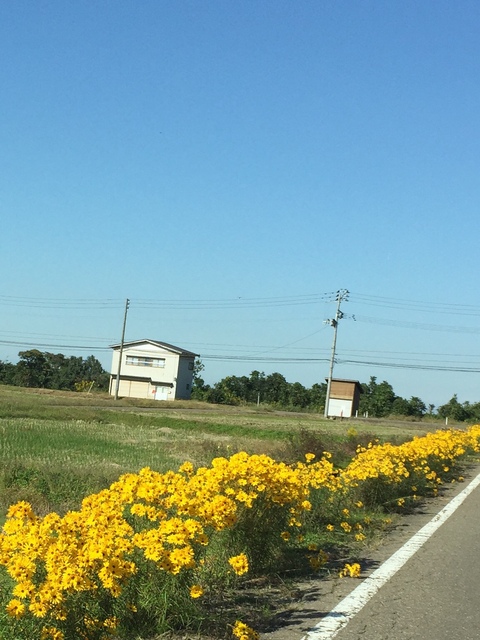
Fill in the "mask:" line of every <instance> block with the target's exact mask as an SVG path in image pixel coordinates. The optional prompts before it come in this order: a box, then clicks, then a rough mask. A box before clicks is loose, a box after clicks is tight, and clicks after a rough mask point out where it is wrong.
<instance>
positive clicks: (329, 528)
mask: <svg viewBox="0 0 480 640" xmlns="http://www.w3.org/2000/svg"><path fill="white" fill-rule="evenodd" d="M325 529H326V530H327V531H335V527H334V526H333V524H327V526H326V527H325Z"/></svg>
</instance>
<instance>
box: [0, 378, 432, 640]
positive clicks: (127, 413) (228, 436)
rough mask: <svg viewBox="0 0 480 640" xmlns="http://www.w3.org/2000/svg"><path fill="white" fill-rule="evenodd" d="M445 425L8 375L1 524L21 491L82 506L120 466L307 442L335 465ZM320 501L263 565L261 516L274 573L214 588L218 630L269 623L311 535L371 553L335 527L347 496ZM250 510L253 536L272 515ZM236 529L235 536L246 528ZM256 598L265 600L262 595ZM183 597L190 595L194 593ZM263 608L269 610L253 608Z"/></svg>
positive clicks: (275, 451) (343, 554) (334, 550)
mask: <svg viewBox="0 0 480 640" xmlns="http://www.w3.org/2000/svg"><path fill="white" fill-rule="evenodd" d="M439 426H442V425H440V424H439V423H434V422H425V423H413V422H406V421H404V422H402V421H395V422H393V421H375V420H369V421H365V420H344V421H340V420H325V419H324V417H323V416H320V415H315V414H311V413H287V412H278V411H273V410H272V409H271V408H268V407H259V408H258V407H225V406H218V405H217V406H213V405H206V404H204V403H195V402H191V403H188V402H163V403H158V402H154V401H149V400H144V401H143V400H126V399H123V400H120V401H117V402H116V401H115V400H114V399H113V398H112V397H110V396H108V395H107V394H79V393H71V392H53V391H46V390H38V389H19V388H17V387H5V386H1V385H0V524H2V522H3V520H4V518H5V514H6V512H7V509H8V507H9V505H10V504H13V503H15V502H17V501H19V500H27V501H28V502H30V503H31V504H32V507H33V509H34V511H35V512H36V513H37V514H38V515H45V514H46V513H48V512H50V511H57V512H58V513H60V514H64V513H65V512H66V511H68V510H72V509H77V508H78V507H79V506H80V503H81V501H82V499H83V498H84V497H85V496H87V495H89V494H91V493H96V492H98V491H99V490H100V489H102V488H104V487H107V486H109V485H110V484H111V483H112V482H113V481H115V480H116V479H117V478H118V477H119V476H120V475H121V474H123V473H125V472H137V471H139V470H140V469H141V468H142V467H145V466H149V467H151V468H152V469H155V470H157V471H161V472H162V471H167V470H169V469H177V468H178V466H179V465H180V464H181V463H183V462H184V461H186V460H189V461H191V462H193V463H194V465H196V466H199V465H208V464H209V463H210V462H211V460H212V458H214V457H215V456H230V455H232V454H233V453H236V452H238V451H241V450H244V451H247V452H248V453H250V454H252V453H265V454H268V455H270V456H272V457H274V458H275V459H277V460H283V461H285V462H295V461H298V460H301V459H302V458H303V456H304V454H305V453H307V452H311V453H315V454H316V455H317V457H321V455H322V453H323V451H326V450H327V451H330V452H331V453H332V455H333V460H334V462H335V464H336V465H338V466H344V465H346V464H348V462H349V460H350V459H351V458H352V457H353V456H354V455H355V451H356V448H357V446H358V444H362V445H366V444H367V443H368V442H370V441H372V440H374V439H376V438H378V439H379V440H380V441H385V440H388V441H390V442H394V443H400V442H402V441H404V440H406V439H410V438H412V437H413V436H415V435H423V434H425V433H426V432H427V431H435V430H437V429H438V428H439ZM317 502H318V504H314V505H313V509H312V512H311V522H308V523H307V524H308V525H309V526H308V527H307V529H308V531H307V539H306V540H305V543H302V544H299V545H298V547H295V546H292V547H291V548H288V547H287V551H286V552H284V557H282V556H281V555H280V556H278V557H277V556H275V554H272V555H271V559H272V562H273V563H274V565H273V567H267V568H265V567H263V566H262V562H261V560H262V559H268V558H269V557H270V554H269V553H267V552H266V550H265V548H264V546H262V545H265V544H267V543H268V541H269V539H268V535H267V534H268V532H269V529H271V530H272V531H273V530H276V529H275V527H274V526H273V525H271V526H270V524H269V522H264V525H265V526H266V530H265V533H264V534H263V533H262V534H261V535H260V534H259V535H258V536H257V542H258V544H259V546H258V549H257V550H256V554H257V556H258V562H257V564H258V566H259V567H260V568H261V569H262V571H263V570H265V574H266V575H268V576H269V577H268V589H263V588H259V589H257V588H256V587H255V586H254V585H256V584H257V583H256V582H255V581H256V580H261V579H263V578H264V576H258V575H254V576H253V578H252V581H251V587H252V588H251V593H250V591H249V589H250V587H249V586H248V585H249V584H250V583H248V582H246V583H245V586H244V587H242V590H239V589H234V588H233V587H231V586H229V585H226V586H225V589H227V587H228V589H227V590H225V589H223V588H222V589H220V590H219V594H220V595H218V594H217V596H218V597H217V596H216V595H212V601H211V607H212V610H211V615H210V614H209V619H210V623H209V624H210V626H211V627H212V629H216V632H218V636H221V635H222V634H223V632H224V631H222V629H223V628H224V627H225V620H226V619H228V620H230V619H234V617H236V616H240V617H241V616H243V615H244V614H245V616H246V617H247V618H248V617H250V618H252V616H258V624H259V626H261V625H262V624H264V623H265V620H267V619H268V617H269V615H270V612H271V613H272V614H273V611H274V609H271V608H272V607H273V608H274V607H275V603H272V600H271V594H272V593H273V591H272V587H273V586H274V583H275V579H277V578H278V581H279V584H280V583H281V584H282V585H283V584H287V582H288V580H285V576H286V573H285V574H283V573H282V570H283V569H282V567H284V568H285V571H287V569H286V568H287V567H288V571H289V574H288V575H289V576H290V578H292V577H293V578H301V577H302V576H305V575H310V568H309V565H308V561H307V558H306V555H305V545H306V544H308V543H315V544H317V545H318V546H319V547H320V548H322V549H325V550H327V551H328V553H329V555H330V561H329V563H330V564H329V567H330V568H333V570H337V569H338V568H339V567H341V566H342V563H343V562H345V560H346V559H347V560H351V559H352V557H353V558H355V557H356V556H355V555H353V556H352V553H353V554H355V553H357V554H359V553H362V552H363V550H364V549H363V543H362V544H359V545H357V546H358V548H357V549H355V545H353V547H352V543H351V541H347V540H345V542H344V541H343V537H346V536H343V534H342V531H341V530H340V529H339V527H338V526H337V527H336V530H335V533H330V532H328V531H327V530H326V528H325V527H326V525H327V524H328V523H329V522H330V521H331V520H332V521H337V520H339V513H341V510H342V508H343V507H344V506H345V505H343V504H336V503H335V504H334V503H330V502H329V503H328V505H327V507H328V508H330V511H331V513H330V511H328V510H327V511H326V510H325V504H326V499H325V496H323V497H322V496H321V495H319V496H317ZM350 509H351V518H350V520H351V522H352V524H355V522H356V520H355V519H356V518H357V519H358V520H359V522H360V518H361V517H363V515H361V514H360V513H358V514H356V513H355V511H354V507H353V506H352V505H350ZM249 515H250V516H251V517H252V522H248V523H246V524H245V527H244V531H243V533H244V534H245V535H248V539H249V540H250V538H251V537H252V536H251V532H252V531H253V530H254V529H258V528H259V526H258V523H259V522H261V521H262V520H263V519H264V516H262V515H261V514H260V515H259V514H257V513H256V512H254V511H252V513H251V514H249ZM270 515H272V514H270ZM369 516H370V517H371V521H372V524H371V526H370V534H369V535H378V536H382V535H383V534H384V531H385V528H386V527H388V526H389V525H388V524H386V522H387V520H386V519H385V512H384V511H383V510H381V509H379V510H378V512H377V511H375V510H374V511H372V512H370V513H369ZM342 517H343V516H342ZM340 519H341V518H340ZM227 534H228V532H227ZM227 534H225V536H223V538H222V540H221V542H222V544H223V545H224V547H225V549H223V552H224V553H226V551H225V550H229V548H230V547H229V545H228V544H227V543H226V542H225V540H224V538H226V537H228V536H227ZM234 534H235V535H239V534H238V531H237V532H236V533H235V532H234ZM342 536H343V537H342ZM277 538H278V536H277ZM277 538H276V541H277ZM227 542H228V540H227ZM235 542H236V543H238V540H235ZM260 543H261V544H260ZM245 544H246V542H245ZM220 546H221V545H220ZM211 552H212V553H213V556H214V557H213V559H212V563H211V570H212V571H214V573H215V571H216V567H217V566H218V557H217V555H218V553H220V552H219V551H218V550H217V549H216V548H214V547H213V546H212V550H211ZM217 552H218V553H217ZM285 553H286V554H287V555H285ZM288 554H289V555H288ZM227 555H228V554H227ZM206 566H207V567H209V566H210V565H208V564H207V565H206ZM292 566H294V567H295V569H294V570H292V569H291V567H292ZM269 572H270V573H271V575H270V574H269ZM7 582H8V579H7V577H6V576H5V574H3V576H2V577H1V578H0V595H1V593H2V589H3V591H4V595H5V594H6V593H7V587H8V585H7ZM162 584H163V583H162ZM282 588H283V587H282ZM227 591H228V592H227ZM152 593H153V592H152ZM152 593H148V594H147V595H148V597H153V595H152ZM282 593H284V592H282ZM165 594H166V591H165V589H164V588H163V587H161V588H160V590H159V591H158V592H155V594H154V595H155V601H156V600H157V599H161V597H166V595H165ZM5 597H6V596H5ZM215 598H217V599H215ZM242 599H243V600H242ZM259 603H264V604H262V605H261V606H260V604H259ZM187 604H188V605H189V606H193V605H194V603H193V604H192V601H190V599H189V598H187ZM229 607H230V608H231V611H230V609H229ZM259 607H260V608H261V607H264V608H265V610H264V611H263V613H262V612H260V613H258V614H257V613H255V612H256V611H258V610H259ZM187 613H188V612H187V608H186V605H185V606H183V605H182V606H181V607H179V608H178V614H179V615H180V616H181V615H184V616H186V617H185V620H187V622H182V620H179V621H178V628H182V624H184V625H185V629H188V630H190V628H189V627H188V625H189V624H191V620H195V615H196V614H195V615H194V613H192V615H191V616H190V618H189V615H190V614H189V615H187ZM2 615H4V613H3V612H2V610H0V638H3V637H5V638H7V636H3V635H2ZM188 620H190V622H188ZM199 621H200V619H199ZM252 621H253V620H252ZM199 624H200V622H199ZM138 633H140V630H138V629H137V630H136V632H135V637H139V636H138V635H137V634H138ZM27 637H33V636H32V633H30V632H29V631H28V630H23V631H22V632H21V633H20V632H19V635H18V638H22V640H24V639H25V638H27ZM12 638H13V636H12V635H9V636H8V640H11V639H12ZM16 638H17V636H15V639H16ZM132 638H133V636H132Z"/></svg>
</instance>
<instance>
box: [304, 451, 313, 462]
mask: <svg viewBox="0 0 480 640" xmlns="http://www.w3.org/2000/svg"><path fill="white" fill-rule="evenodd" d="M314 459H315V454H314V453H306V454H305V460H306V461H307V462H311V461H312V460H314Z"/></svg>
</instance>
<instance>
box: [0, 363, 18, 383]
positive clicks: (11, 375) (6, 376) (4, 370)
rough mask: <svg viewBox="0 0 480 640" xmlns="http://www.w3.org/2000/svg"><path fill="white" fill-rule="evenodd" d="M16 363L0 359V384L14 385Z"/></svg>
mask: <svg viewBox="0 0 480 640" xmlns="http://www.w3.org/2000/svg"><path fill="white" fill-rule="evenodd" d="M15 372H16V365H14V364H12V363H11V362H2V361H1V360H0V384H10V385H15Z"/></svg>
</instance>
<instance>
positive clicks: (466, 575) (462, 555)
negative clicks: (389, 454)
mask: <svg viewBox="0 0 480 640" xmlns="http://www.w3.org/2000/svg"><path fill="white" fill-rule="evenodd" d="M479 472H480V469H479V468H477V469H474V470H472V472H471V473H470V477H469V478H468V479H467V483H468V482H469V481H470V480H472V478H474V477H475V476H476V475H477V474H478V473H479ZM465 486H466V484H462V485H456V487H455V488H452V489H449V490H448V491H447V492H446V494H445V495H444V496H443V497H441V498H437V499H436V500H433V501H431V502H429V503H428V504H427V505H426V506H425V508H424V510H423V512H422V513H420V514H417V515H415V516H409V517H408V518H406V519H405V521H404V522H403V524H402V525H401V527H399V529H398V531H397V532H396V533H394V534H393V535H392V537H391V539H389V540H388V541H387V543H386V544H385V545H383V546H382V548H381V549H379V550H377V552H373V554H372V557H371V558H370V565H371V571H370V573H371V572H372V571H373V570H375V569H379V568H382V567H383V566H385V565H384V563H385V561H386V560H388V559H389V558H390V557H391V556H392V554H393V553H395V552H396V551H397V550H399V549H400V551H399V553H400V554H401V550H402V549H403V548H404V545H408V544H409V541H410V540H411V539H412V536H414V535H415V533H417V531H418V530H419V529H421V528H422V527H423V526H424V525H425V524H426V523H428V522H429V521H431V520H432V518H435V514H436V513H438V512H439V511H440V510H441V509H443V508H444V507H446V508H447V509H448V506H447V505H448V504H449V502H450V501H451V500H452V498H454V497H455V494H459V493H460V492H461V491H462V490H463V489H465ZM367 573H368V572H367ZM364 575H365V574H364ZM352 583H354V584H352ZM359 584H361V581H359V580H347V579H344V580H341V581H340V580H333V581H327V582H324V583H320V582H319V583H315V582H314V581H313V582H311V583H310V584H308V585H303V589H302V590H301V592H300V593H301V595H300V597H299V600H298V602H297V603H296V604H295V606H294V607H293V608H292V609H291V610H290V611H289V612H287V613H286V614H285V616H284V619H283V621H282V624H279V625H278V627H277V628H276V629H275V630H273V631H272V633H269V634H264V636H263V638H264V639H265V640H267V639H268V640H301V639H302V638H305V639H306V640H327V639H330V638H335V639H336V640H480V486H479V487H477V488H476V489H474V490H473V491H472V492H471V493H470V494H469V495H468V496H467V497H466V499H465V500H464V502H463V503H462V504H461V505H460V506H459V507H458V508H457V509H456V510H455V512H454V513H452V515H451V516H450V517H449V518H448V519H447V520H446V521H445V522H443V524H442V525H441V526H440V527H439V528H438V529H437V530H436V531H435V532H434V533H433V535H431V536H430V537H428V539H426V541H425V542H423V545H422V546H421V547H420V548H419V549H418V550H416V552H415V553H414V554H413V555H412V557H410V559H408V560H407V561H406V562H405V564H404V565H403V566H402V567H401V568H400V569H399V570H398V571H397V572H396V573H395V574H394V575H393V576H392V577H391V578H389V579H388V580H387V581H386V582H385V584H384V585H383V586H381V587H380V588H379V590H378V591H377V593H376V594H375V595H373V597H371V599H370V600H368V602H367V603H366V604H365V605H364V606H363V608H361V610H360V611H359V612H358V613H356V615H354V616H353V617H352V618H351V619H350V620H349V621H348V623H347V624H346V625H345V626H344V627H343V628H341V629H340V630H338V629H337V630H334V631H332V632H331V633H330V632H328V630H325V629H323V630H322V626H325V622H327V620H328V618H330V619H331V620H334V618H335V615H336V614H333V615H332V614H331V613H330V612H331V611H332V609H334V607H335V606H337V605H339V608H340V609H341V610H343V609H344V608H345V606H344V605H343V603H344V598H345V596H347V595H349V593H350V594H351V595H350V596H349V597H350V598H354V596H355V591H354V588H355V587H357V586H359ZM357 591H359V590H358V589H357ZM339 603H340V604H339ZM322 620H323V622H322ZM279 622H280V621H279Z"/></svg>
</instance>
